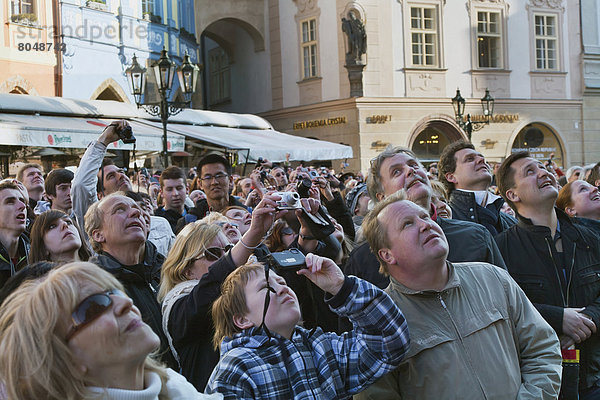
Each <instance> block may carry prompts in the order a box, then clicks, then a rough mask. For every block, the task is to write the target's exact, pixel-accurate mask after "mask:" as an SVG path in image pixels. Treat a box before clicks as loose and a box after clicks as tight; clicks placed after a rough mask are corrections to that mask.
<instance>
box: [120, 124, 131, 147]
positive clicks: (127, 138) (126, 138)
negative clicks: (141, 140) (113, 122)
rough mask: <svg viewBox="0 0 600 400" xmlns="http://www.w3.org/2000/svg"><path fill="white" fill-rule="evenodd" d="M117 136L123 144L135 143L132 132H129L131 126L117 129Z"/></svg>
mask: <svg viewBox="0 0 600 400" xmlns="http://www.w3.org/2000/svg"><path fill="white" fill-rule="evenodd" d="M117 135H119V139H121V140H122V141H123V143H126V144H131V143H135V136H133V131H132V130H131V126H129V125H127V126H126V127H124V128H118V129H117Z"/></svg>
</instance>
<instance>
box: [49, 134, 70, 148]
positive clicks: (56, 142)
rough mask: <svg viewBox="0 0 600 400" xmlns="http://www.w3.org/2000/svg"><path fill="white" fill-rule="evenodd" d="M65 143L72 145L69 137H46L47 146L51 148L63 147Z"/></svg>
mask: <svg viewBox="0 0 600 400" xmlns="http://www.w3.org/2000/svg"><path fill="white" fill-rule="evenodd" d="M66 143H73V138H72V137H71V135H48V144H50V145H52V146H59V147H60V145H63V146H62V147H64V145H65V144H66Z"/></svg>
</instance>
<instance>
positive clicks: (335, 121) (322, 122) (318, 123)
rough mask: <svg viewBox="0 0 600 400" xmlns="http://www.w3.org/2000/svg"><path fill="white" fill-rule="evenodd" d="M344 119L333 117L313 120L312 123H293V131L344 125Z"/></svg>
mask: <svg viewBox="0 0 600 400" xmlns="http://www.w3.org/2000/svg"><path fill="white" fill-rule="evenodd" d="M345 123H346V117H333V118H327V119H315V120H312V121H301V122H294V130H295V131H296V130H299V129H311V128H320V127H323V126H329V125H339V124H345Z"/></svg>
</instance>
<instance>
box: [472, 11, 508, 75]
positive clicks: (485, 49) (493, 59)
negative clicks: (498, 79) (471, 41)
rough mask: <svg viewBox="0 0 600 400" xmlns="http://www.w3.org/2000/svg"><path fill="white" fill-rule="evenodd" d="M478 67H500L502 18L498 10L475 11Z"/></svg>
mask: <svg viewBox="0 0 600 400" xmlns="http://www.w3.org/2000/svg"><path fill="white" fill-rule="evenodd" d="M477 58H478V62H479V68H501V67H502V20H501V15H500V13H499V12H492V11H478V12H477Z"/></svg>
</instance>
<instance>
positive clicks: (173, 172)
mask: <svg viewBox="0 0 600 400" xmlns="http://www.w3.org/2000/svg"><path fill="white" fill-rule="evenodd" d="M159 183H160V193H161V194H162V198H163V201H164V205H163V206H162V207H159V208H158V209H157V210H155V211H154V215H157V216H159V217H163V218H165V219H166V220H167V221H169V224H170V225H171V229H172V230H173V233H175V229H176V226H177V221H178V220H179V218H181V217H183V216H184V215H185V214H187V211H188V210H187V207H186V205H185V198H186V196H187V186H186V181H185V174H184V173H183V170H182V169H181V168H179V167H176V166H171V167H168V168H166V169H165V170H164V171H163V172H162V174H160V180H159Z"/></svg>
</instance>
